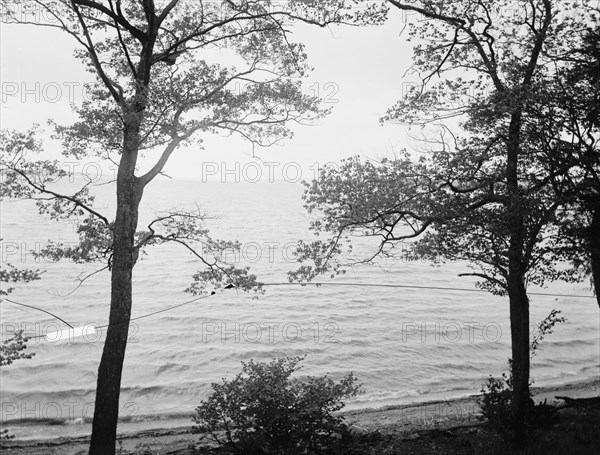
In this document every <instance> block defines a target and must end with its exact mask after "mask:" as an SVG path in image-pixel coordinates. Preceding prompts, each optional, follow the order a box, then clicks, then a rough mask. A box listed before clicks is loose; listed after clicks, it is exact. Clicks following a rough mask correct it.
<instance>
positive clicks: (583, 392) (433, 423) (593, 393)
mask: <svg viewBox="0 0 600 455" xmlns="http://www.w3.org/2000/svg"><path fill="white" fill-rule="evenodd" d="M532 391H533V393H534V395H535V401H536V402H537V401H544V400H547V403H548V404H553V405H556V406H565V400H563V399H559V398H557V397H569V398H572V399H576V400H577V399H587V398H599V397H600V379H598V380H594V381H588V382H579V383H573V384H566V385H563V386H558V387H545V388H533V389H532ZM478 399H479V395H472V396H469V397H465V398H459V399H453V400H436V401H428V402H423V403H413V404H404V405H395V406H385V407H380V408H365V409H357V410H352V411H345V412H343V415H344V417H345V420H346V422H347V424H348V425H349V426H350V427H351V428H352V429H353V430H354V431H355V432H358V433H361V434H375V435H394V436H395V437H397V438H400V439H401V440H403V441H409V442H410V441H411V440H418V439H420V438H422V437H423V434H429V437H434V436H435V437H439V436H440V435H441V436H444V435H447V434H450V431H451V430H453V429H457V428H459V429H461V431H462V432H466V433H472V432H474V431H476V428H477V427H478V426H480V425H481V423H482V417H481V414H480V410H479V406H478V404H477V402H478ZM582 401H586V400H582ZM187 422H189V424H186V419H182V418H180V419H174V420H172V421H170V422H168V423H167V422H164V423H165V425H163V427H162V428H153V429H142V430H134V431H127V427H128V425H127V423H124V424H122V425H120V426H119V438H118V441H119V444H118V450H117V453H120V454H138V453H139V454H153V455H166V454H170V455H184V454H194V453H201V452H198V450H202V449H203V448H204V449H207V448H209V447H211V446H212V443H211V442H210V441H209V440H208V439H201V438H202V437H201V435H197V434H192V433H191V431H190V430H191V420H190V419H187ZM178 424H179V425H178ZM8 427H9V428H10V426H8ZM80 430H85V429H84V428H80ZM88 443H89V438H88V437H87V436H78V437H56V438H51V439H50V438H46V439H28V440H17V439H13V440H3V441H2V442H1V444H0V447H1V448H2V452H3V453H7V454H16V455H26V454H27V455H50V454H57V455H58V454H60V455H83V454H86V453H87V449H88ZM390 453H394V452H390ZM423 453H427V452H423Z"/></svg>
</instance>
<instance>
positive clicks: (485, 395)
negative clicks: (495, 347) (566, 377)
mask: <svg viewBox="0 0 600 455" xmlns="http://www.w3.org/2000/svg"><path fill="white" fill-rule="evenodd" d="M560 313H561V312H560V310H556V309H554V310H552V311H551V312H550V314H549V315H548V316H547V317H546V318H545V319H544V320H543V321H542V322H540V323H539V324H538V329H537V331H536V332H534V334H533V337H532V340H531V343H530V346H529V351H530V353H531V356H532V357H533V356H535V354H536V350H537V349H538V347H539V345H540V342H541V341H542V340H543V339H544V337H545V336H546V335H548V334H550V333H552V331H553V328H554V326H555V325H556V324H558V323H559V322H565V321H566V319H565V318H564V317H562V316H560ZM512 370H513V363H512V359H509V360H508V371H509V372H508V375H507V374H506V373H502V378H494V377H492V376H490V377H489V378H488V380H487V382H486V384H485V385H484V388H483V389H482V390H481V392H482V397H481V400H480V402H479V406H480V408H481V413H482V414H483V416H484V417H485V418H486V420H487V422H488V424H489V426H490V427H492V428H494V429H495V430H496V431H498V432H499V433H500V434H501V435H502V436H503V437H504V438H509V437H510V436H511V431H510V430H511V425H512V390H513V388H512V386H513V377H512ZM531 384H532V383H531V382H530V384H529V385H530V386H531ZM529 403H530V408H529V413H528V414H529V418H528V422H527V423H528V424H529V426H531V427H533V428H547V427H551V426H552V425H554V424H555V423H557V421H558V414H557V413H556V409H555V408H554V407H553V406H550V405H548V404H547V403H546V401H545V400H544V402H543V403H542V402H540V403H538V404H535V403H534V401H533V395H532V394H531V391H530V392H529Z"/></svg>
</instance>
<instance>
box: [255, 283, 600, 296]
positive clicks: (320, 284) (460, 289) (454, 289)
mask: <svg viewBox="0 0 600 455" xmlns="http://www.w3.org/2000/svg"><path fill="white" fill-rule="evenodd" d="M261 285H262V286H307V285H313V286H363V287H375V288H408V289H430V290H438V291H462V292H489V291H486V290H485V289H473V288H445V287H441V286H417V285H410V284H377V283H339V282H338V283H323V282H312V281H311V282H309V283H289V282H288V283H286V282H283V283H261ZM527 295H543V296H546V297H577V298H582V299H595V298H596V297H594V296H593V295H574V294H545V293H543V292H528V293H527Z"/></svg>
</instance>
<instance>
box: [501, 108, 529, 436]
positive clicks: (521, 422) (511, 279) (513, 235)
mask: <svg viewBox="0 0 600 455" xmlns="http://www.w3.org/2000/svg"><path fill="white" fill-rule="evenodd" d="M521 127H522V108H521V107H519V108H517V109H516V110H515V111H514V112H513V114H512V115H511V121H510V126H509V132H508V134H509V137H508V143H507V161H506V163H507V164H506V185H507V190H508V197H509V201H508V212H509V213H508V217H509V220H508V228H509V236H510V240H509V251H508V261H509V263H508V279H507V291H508V298H509V301H510V303H509V306H510V328H511V349H512V381H513V384H512V386H513V399H512V407H513V422H512V423H513V429H514V435H515V439H516V441H517V442H520V441H523V440H524V439H525V437H526V422H527V409H528V406H529V360H530V359H529V300H528V298H527V291H526V289H525V270H526V268H525V264H524V262H523V261H524V259H523V247H524V243H525V225H524V213H523V200H522V195H521V194H520V190H519V155H520V152H521V150H520V144H521V138H520V136H521Z"/></svg>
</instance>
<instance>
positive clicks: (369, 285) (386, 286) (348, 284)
mask: <svg viewBox="0 0 600 455" xmlns="http://www.w3.org/2000/svg"><path fill="white" fill-rule="evenodd" d="M260 285H261V286H309V285H312V286H362V287H379V288H406V289H427V290H438V291H460V292H488V291H486V290H484V289H473V288H448V287H442V286H418V285H410V284H377V283H340V282H337V283H324V282H313V281H311V282H309V283H289V282H281V283H260ZM231 288H233V286H231V285H230V286H228V287H225V288H222V289H220V290H219V291H218V292H223V291H225V290H227V289H231ZM215 294H216V291H212V293H210V294H207V295H201V296H200V297H196V298H195V299H191V300H187V301H185V302H182V303H178V304H177V305H173V306H170V307H167V308H163V309H161V310H157V311H153V312H151V313H147V314H143V315H141V316H137V317H135V318H131V319H130V320H129V321H121V322H117V323H116V324H117V325H118V324H124V323H127V324H129V323H130V322H131V321H137V320H139V319H143V318H147V317H150V316H155V315H157V314H160V313H166V312H167V311H171V310H174V309H176V308H180V307H182V306H185V305H189V304H190V303H194V302H197V301H198V300H203V299H206V298H208V297H212V296H213V295H215ZM527 294H528V295H539V296H545V297H573V298H584V299H593V298H595V297H594V296H590V295H574V294H546V293H542V292H528V293H527ZM3 300H6V301H7V302H10V303H13V304H15V305H20V306H24V307H28V308H33V309H35V310H38V311H42V312H43V313H47V314H49V315H50V316H52V317H54V318H56V319H58V320H59V321H62V322H64V323H65V324H67V325H68V326H69V327H70V328H72V329H74V327H73V326H72V325H71V324H69V323H68V322H67V321H65V320H64V319H62V318H60V317H58V316H56V315H55V314H53V313H50V312H49V311H46V310H44V309H42V308H38V307H36V306H33V305H27V304H25V303H19V302H15V301H13V300H10V299H6V298H5V299H3ZM106 327H108V324H105V325H101V326H97V327H94V329H96V330H97V329H103V328H106ZM44 337H45V335H37V336H35V337H30V338H44Z"/></svg>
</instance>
